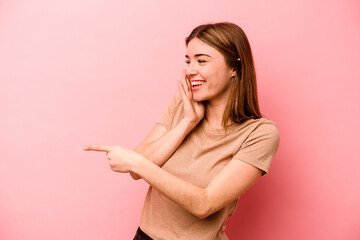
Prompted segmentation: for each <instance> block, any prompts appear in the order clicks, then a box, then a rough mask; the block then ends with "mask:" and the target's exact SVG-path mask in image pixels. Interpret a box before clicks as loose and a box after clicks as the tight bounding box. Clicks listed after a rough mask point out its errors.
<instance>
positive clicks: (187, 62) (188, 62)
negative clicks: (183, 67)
mask: <svg viewBox="0 0 360 240" xmlns="http://www.w3.org/2000/svg"><path fill="white" fill-rule="evenodd" d="M197 61H198V63H199V64H204V63H206V62H207V61H205V60H200V59H199V60H197ZM185 63H186V64H190V61H189V60H185Z"/></svg>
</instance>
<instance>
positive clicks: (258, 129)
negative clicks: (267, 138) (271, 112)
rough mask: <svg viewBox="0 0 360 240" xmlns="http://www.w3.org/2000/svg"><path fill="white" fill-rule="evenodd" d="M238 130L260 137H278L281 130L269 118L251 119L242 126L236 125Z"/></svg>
mask: <svg viewBox="0 0 360 240" xmlns="http://www.w3.org/2000/svg"><path fill="white" fill-rule="evenodd" d="M236 128H237V130H242V132H244V131H245V132H247V133H248V134H250V133H252V134H254V133H255V134H259V135H263V134H265V135H268V134H270V135H278V134H279V130H278V127H277V125H276V123H275V122H274V121H272V120H270V119H268V118H265V117H260V118H251V119H248V120H246V121H244V122H243V123H241V124H236Z"/></svg>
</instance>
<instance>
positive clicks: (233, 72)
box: [231, 69, 236, 78]
mask: <svg viewBox="0 0 360 240" xmlns="http://www.w3.org/2000/svg"><path fill="white" fill-rule="evenodd" d="M235 76H236V70H235V69H233V70H232V73H231V78H233V77H235Z"/></svg>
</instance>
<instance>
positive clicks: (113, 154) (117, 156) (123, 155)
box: [84, 145, 143, 173]
mask: <svg viewBox="0 0 360 240" xmlns="http://www.w3.org/2000/svg"><path fill="white" fill-rule="evenodd" d="M84 150H85V151H97V152H106V156H107V158H108V159H109V165H110V167H111V169H112V170H113V171H115V172H121V173H128V172H130V171H131V169H132V168H133V166H134V164H135V163H136V162H138V161H141V159H142V158H143V156H141V155H140V154H139V153H137V152H135V151H133V150H130V149H126V148H123V147H120V146H110V145H88V146H85V147H84Z"/></svg>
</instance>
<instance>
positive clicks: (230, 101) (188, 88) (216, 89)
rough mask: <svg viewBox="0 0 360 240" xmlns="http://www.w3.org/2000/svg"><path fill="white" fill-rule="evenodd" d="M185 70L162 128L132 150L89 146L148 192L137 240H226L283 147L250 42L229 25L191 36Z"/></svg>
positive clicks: (202, 29) (201, 28)
mask: <svg viewBox="0 0 360 240" xmlns="http://www.w3.org/2000/svg"><path fill="white" fill-rule="evenodd" d="M186 46H187V52H186V56H185V58H186V63H187V64H188V67H187V69H186V70H185V71H184V72H183V75H182V78H181V80H180V81H179V82H178V87H179V90H180V94H175V95H174V96H173V98H172V100H171V101H170V104H169V105H168V107H167V109H165V111H164V112H163V114H162V116H161V117H160V119H159V121H158V123H157V124H156V126H155V127H154V129H153V130H152V131H151V132H150V134H149V135H148V136H147V137H146V139H145V140H144V141H143V142H142V143H141V144H140V145H139V146H138V147H137V148H136V150H135V151H132V150H129V149H125V148H122V147H120V146H105V145H91V146H87V147H85V148H84V149H85V150H88V151H89V150H91V151H104V152H106V153H107V157H108V159H109V164H110V166H111V168H112V170H114V171H116V172H122V173H130V174H131V176H132V177H133V178H134V179H140V178H142V179H144V180H145V181H146V182H147V183H149V185H150V186H149V190H148V193H147V196H146V199H145V203H144V207H143V210H142V213H141V218H140V224H139V228H138V231H137V233H136V236H135V238H134V239H166V240H172V239H184V240H185V239H186V240H189V239H196V240H202V239H203V240H209V239H228V238H227V236H226V234H225V232H224V230H225V221H226V219H227V218H228V217H229V216H231V215H232V214H233V213H234V212H235V209H236V205H237V201H238V199H239V197H240V196H241V195H242V194H244V193H245V192H246V190H247V189H249V188H250V187H251V186H252V185H253V184H254V183H255V182H256V181H257V180H258V179H259V178H260V177H261V176H262V175H264V174H267V173H268V171H269V168H270V164H271V162H272V159H273V157H274V155H275V153H276V151H277V148H278V146H279V134H278V130H277V127H276V125H275V123H274V122H273V121H270V120H268V119H266V118H264V117H262V115H261V113H260V111H259V106H258V100H257V89H256V76H255V69H254V63H253V57H252V53H251V49H250V44H249V42H248V39H247V37H246V35H245V33H244V32H243V30H242V29H241V28H240V27H239V26H237V25H235V24H232V23H227V22H225V23H216V24H206V25H201V26H198V27H197V28H195V29H194V30H193V31H192V32H191V34H190V35H189V36H188V37H187V38H186Z"/></svg>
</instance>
